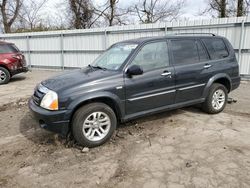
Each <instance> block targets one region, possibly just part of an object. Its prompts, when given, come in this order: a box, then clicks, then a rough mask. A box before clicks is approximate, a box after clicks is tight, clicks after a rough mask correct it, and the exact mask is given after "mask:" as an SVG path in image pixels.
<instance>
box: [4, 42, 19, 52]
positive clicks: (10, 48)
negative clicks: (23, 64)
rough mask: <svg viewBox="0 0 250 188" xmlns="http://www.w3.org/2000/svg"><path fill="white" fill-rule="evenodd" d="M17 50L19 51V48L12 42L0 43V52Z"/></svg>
mask: <svg viewBox="0 0 250 188" xmlns="http://www.w3.org/2000/svg"><path fill="white" fill-rule="evenodd" d="M17 52H19V50H18V48H17V47H16V46H15V45H14V44H0V54H5V53H17Z"/></svg>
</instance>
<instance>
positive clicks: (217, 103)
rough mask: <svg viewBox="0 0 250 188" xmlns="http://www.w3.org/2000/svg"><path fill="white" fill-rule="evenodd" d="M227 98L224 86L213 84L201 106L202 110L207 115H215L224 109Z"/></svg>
mask: <svg viewBox="0 0 250 188" xmlns="http://www.w3.org/2000/svg"><path fill="white" fill-rule="evenodd" d="M227 98H228V92H227V89H226V88H225V86H224V85H222V84H219V83H214V84H213V85H212V86H211V87H210V89H209V93H208V95H207V98H206V100H205V102H204V103H203V105H202V109H203V110H204V111H205V112H207V113H209V114H217V113H219V112H221V111H222V110H223V109H224V108H225V106H226V103H227Z"/></svg>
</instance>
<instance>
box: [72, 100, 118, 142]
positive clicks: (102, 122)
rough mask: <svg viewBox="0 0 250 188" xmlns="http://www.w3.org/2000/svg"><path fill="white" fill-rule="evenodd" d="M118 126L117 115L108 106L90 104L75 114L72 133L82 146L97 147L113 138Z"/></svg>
mask: <svg viewBox="0 0 250 188" xmlns="http://www.w3.org/2000/svg"><path fill="white" fill-rule="evenodd" d="M116 125H117V118H116V115H115V113H114V111H113V110H112V109H111V108H110V107H109V106H108V105H106V104H104V103H90V104H87V105H84V106H82V107H81V108H79V109H78V110H77V111H76V112H75V114H74V116H73V120H72V133H73V136H74V138H75V139H76V141H77V142H78V143H79V144H81V145H82V146H86V147H96V146H99V145H102V144H103V143H105V142H106V141H107V140H108V139H109V138H110V137H111V136H112V134H113V132H114V131H115V129H116Z"/></svg>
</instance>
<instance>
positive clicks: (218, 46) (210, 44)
mask: <svg viewBox="0 0 250 188" xmlns="http://www.w3.org/2000/svg"><path fill="white" fill-rule="evenodd" d="M202 41H203V42H204V43H205V45H206V47H207V50H208V53H209V55H210V57H211V59H214V60H216V59H222V58H225V57H227V56H228V55H229V53H228V50H227V47H226V45H225V43H224V41H223V40H222V39H217V38H207V39H202Z"/></svg>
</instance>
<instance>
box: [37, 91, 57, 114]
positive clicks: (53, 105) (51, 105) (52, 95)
mask: <svg viewBox="0 0 250 188" xmlns="http://www.w3.org/2000/svg"><path fill="white" fill-rule="evenodd" d="M40 106H41V107H43V108H45V109H48V110H58V95H57V93H56V92H54V91H51V90H48V91H47V93H46V94H45V96H44V97H43V99H42V101H41V103H40Z"/></svg>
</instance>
